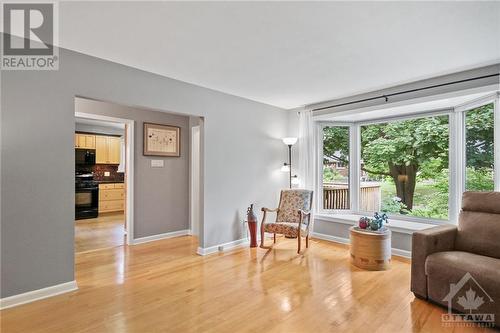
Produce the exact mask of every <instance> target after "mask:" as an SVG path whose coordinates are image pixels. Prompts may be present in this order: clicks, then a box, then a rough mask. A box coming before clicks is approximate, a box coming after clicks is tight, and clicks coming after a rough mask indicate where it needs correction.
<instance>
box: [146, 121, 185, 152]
mask: <svg viewBox="0 0 500 333" xmlns="http://www.w3.org/2000/svg"><path fill="white" fill-rule="evenodd" d="M143 155H144V156H173V157H179V156H181V128H180V127H177V126H170V125H160V124H152V123H144V152H143Z"/></svg>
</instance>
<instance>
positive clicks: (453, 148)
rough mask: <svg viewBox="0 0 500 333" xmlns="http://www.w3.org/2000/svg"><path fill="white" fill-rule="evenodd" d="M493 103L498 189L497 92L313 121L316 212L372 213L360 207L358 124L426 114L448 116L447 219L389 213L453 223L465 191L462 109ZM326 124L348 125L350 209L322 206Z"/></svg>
mask: <svg viewBox="0 0 500 333" xmlns="http://www.w3.org/2000/svg"><path fill="white" fill-rule="evenodd" d="M490 103H493V105H494V107H493V112H494V168H493V170H494V182H495V187H494V189H495V191H500V92H499V91H497V92H494V93H493V94H490V95H487V96H484V97H481V98H478V99H475V100H471V101H469V102H467V103H463V104H460V105H458V106H456V107H454V108H445V109H438V110H432V111H423V112H418V113H412V114H408V115H403V116H397V117H394V116H389V117H380V118H375V119H371V120H366V121H355V122H343V121H325V120H321V121H316V122H315V123H316V126H315V130H316V132H317V135H316V138H317V142H318V144H317V145H316V146H317V151H316V156H317V159H316V162H317V164H318V165H317V168H316V172H317V174H316V184H317V186H316V188H317V190H316V198H315V199H316V207H315V208H316V212H318V213H319V214H326V215H335V214H355V215H371V214H373V212H364V211H361V210H360V209H359V207H360V202H359V200H360V197H359V193H360V187H359V186H360V176H361V166H360V161H361V126H367V125H372V124H380V123H387V122H394V121H404V120H410V119H418V118H426V117H433V116H448V128H449V138H448V140H449V141H448V162H449V185H448V186H449V187H448V195H449V199H448V203H449V210H448V219H446V220H444V219H433V218H426V217H418V216H408V215H402V214H389V217H390V218H392V219H397V220H404V221H410V222H420V223H428V224H437V225H440V224H447V223H452V224H456V223H457V222H458V214H459V212H460V209H461V201H462V193H463V192H464V191H465V176H466V159H465V157H466V156H465V148H466V137H465V135H466V131H465V113H466V112H467V111H469V110H471V109H474V108H477V107H480V106H483V105H486V104H490ZM329 126H341V127H349V198H350V209H349V210H334V209H323V130H324V128H325V127H329Z"/></svg>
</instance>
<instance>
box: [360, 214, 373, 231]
mask: <svg viewBox="0 0 500 333" xmlns="http://www.w3.org/2000/svg"><path fill="white" fill-rule="evenodd" d="M370 222H371V219H370V218H369V217H366V216H363V217H361V218H360V219H359V227H360V228H361V229H366V228H368V227H369V226H370Z"/></svg>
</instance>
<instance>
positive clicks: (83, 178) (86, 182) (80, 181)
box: [75, 173, 99, 188]
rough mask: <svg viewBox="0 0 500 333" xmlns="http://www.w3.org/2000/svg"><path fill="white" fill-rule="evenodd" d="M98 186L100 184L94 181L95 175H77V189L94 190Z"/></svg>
mask: <svg viewBox="0 0 500 333" xmlns="http://www.w3.org/2000/svg"><path fill="white" fill-rule="evenodd" d="M98 186H99V182H97V181H95V180H94V175H93V174H91V173H77V174H76V175H75V187H76V188H94V187H98Z"/></svg>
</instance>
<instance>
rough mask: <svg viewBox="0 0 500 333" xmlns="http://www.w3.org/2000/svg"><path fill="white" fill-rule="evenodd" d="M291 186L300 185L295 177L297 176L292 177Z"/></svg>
mask: <svg viewBox="0 0 500 333" xmlns="http://www.w3.org/2000/svg"><path fill="white" fill-rule="evenodd" d="M292 184H293V185H299V184H300V182H299V177H297V175H295V176H292Z"/></svg>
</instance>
